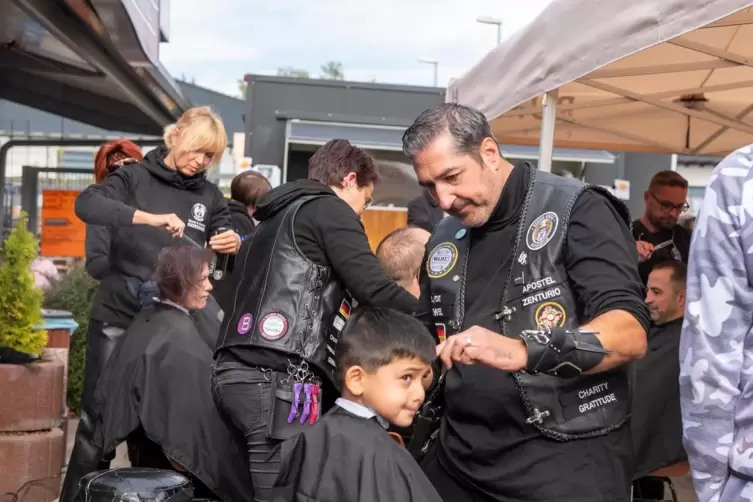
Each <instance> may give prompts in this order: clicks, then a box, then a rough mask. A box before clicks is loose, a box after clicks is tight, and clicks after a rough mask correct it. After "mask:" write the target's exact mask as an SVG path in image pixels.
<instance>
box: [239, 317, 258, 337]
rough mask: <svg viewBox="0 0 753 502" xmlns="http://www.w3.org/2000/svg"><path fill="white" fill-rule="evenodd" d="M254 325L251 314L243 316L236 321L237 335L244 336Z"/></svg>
mask: <svg viewBox="0 0 753 502" xmlns="http://www.w3.org/2000/svg"><path fill="white" fill-rule="evenodd" d="M253 325H254V316H252V315H251V314H243V316H241V318H240V319H239V320H238V333H239V334H241V335H245V334H246V333H248V332H249V331H251V327H252V326H253Z"/></svg>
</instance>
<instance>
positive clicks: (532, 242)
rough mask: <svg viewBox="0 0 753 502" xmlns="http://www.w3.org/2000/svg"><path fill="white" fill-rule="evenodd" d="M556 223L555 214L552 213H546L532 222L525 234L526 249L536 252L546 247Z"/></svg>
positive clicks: (555, 229)
mask: <svg viewBox="0 0 753 502" xmlns="http://www.w3.org/2000/svg"><path fill="white" fill-rule="evenodd" d="M558 222H559V218H557V214H556V213H553V212H552V211H549V212H546V213H544V214H542V215H541V216H539V217H538V218H536V219H535V220H533V223H531V226H530V227H528V233H527V234H526V246H528V249H530V250H531V251H536V250H538V249H541V248H543V247H544V246H546V245H547V244H548V243H549V241H551V240H552V238H553V237H554V233H555V232H556V231H557V223H558Z"/></svg>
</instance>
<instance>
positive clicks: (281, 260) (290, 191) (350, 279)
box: [212, 139, 418, 502]
mask: <svg viewBox="0 0 753 502" xmlns="http://www.w3.org/2000/svg"><path fill="white" fill-rule="evenodd" d="M378 179H379V176H378V173H377V165H376V161H375V160H374V158H373V157H372V156H371V155H369V153H368V152H366V151H365V150H363V149H361V148H358V147H356V146H354V145H352V144H350V142H348V141H347V140H343V139H337V140H332V141H330V142H328V143H327V144H325V145H324V146H322V147H321V148H319V149H318V150H317V151H316V153H314V154H313V156H312V157H311V158H310V159H309V168H308V179H305V180H297V181H292V182H289V183H285V184H283V185H280V186H279V187H276V188H274V189H273V190H271V191H269V192H267V193H266V194H265V195H264V196H263V197H261V198H260V199H259V200H258V201H257V203H256V205H255V206H254V219H256V220H258V221H259V222H260V223H259V226H258V227H256V230H255V232H254V235H253V238H251V239H246V240H245V241H244V242H243V245H242V246H241V250H240V252H239V253H238V255H237V256H236V259H235V268H234V270H233V274H232V275H231V276H230V285H229V290H230V301H229V302H227V304H226V306H223V307H224V311H225V316H224V318H223V324H222V327H221V328H220V334H219V338H218V345H217V350H216V353H215V360H216V364H215V367H214V370H213V379H212V385H213V388H214V391H215V399H216V401H217V404H218V405H219V407H220V409H221V410H222V411H223V413H225V414H226V415H227V417H228V418H229V419H230V420H231V421H232V423H233V424H234V425H235V427H236V428H237V429H238V430H239V431H240V432H242V433H243V435H244V437H245V440H246V446H247V448H248V454H249V462H250V464H251V477H252V479H253V483H254V492H255V496H256V499H255V500H256V501H257V502H261V501H267V500H270V497H271V488H272V486H273V484H274V481H275V478H276V477H277V471H278V469H279V465H280V450H279V449H278V446H279V445H280V443H282V441H283V440H285V439H288V438H289V437H292V436H293V435H295V434H296V433H298V432H301V431H302V430H303V429H304V428H306V427H311V426H312V425H313V424H314V423H315V422H316V420H317V417H318V416H321V414H323V413H324V412H325V411H327V409H328V407H330V406H331V405H332V404H333V403H334V401H335V398H336V397H337V391H336V387H337V380H336V378H335V373H334V370H335V368H334V358H333V357H332V355H333V354H334V353H335V348H336V346H337V341H338V339H339V333H340V331H341V330H342V328H343V326H344V325H345V321H346V319H347V318H348V316H349V315H350V310H351V308H352V307H355V304H354V303H355V302H357V303H358V304H362V305H368V306H373V307H385V308H393V309H397V310H401V311H403V312H405V313H413V312H415V311H416V309H417V303H418V302H417V301H416V299H415V298H414V297H413V296H411V294H410V293H408V292H407V291H405V290H404V289H403V288H401V287H400V286H398V284H397V283H396V282H395V281H393V280H392V279H390V278H389V277H387V275H386V274H385V273H384V270H382V267H381V265H380V264H379V262H378V261H377V259H376V257H375V256H374V253H373V252H372V251H371V248H370V247H369V241H368V238H367V237H366V234H365V232H364V226H363V224H362V222H361V220H360V218H361V216H362V215H363V213H364V211H365V209H366V208H367V207H368V206H369V205H370V204H371V203H372V202H373V193H374V185H375V184H376V183H377V181H378ZM293 375H295V381H293V377H292V376H293ZM320 385H321V387H320ZM314 388H316V389H318V390H316V391H315V390H314ZM286 407H287V409H286ZM290 413H292V414H290Z"/></svg>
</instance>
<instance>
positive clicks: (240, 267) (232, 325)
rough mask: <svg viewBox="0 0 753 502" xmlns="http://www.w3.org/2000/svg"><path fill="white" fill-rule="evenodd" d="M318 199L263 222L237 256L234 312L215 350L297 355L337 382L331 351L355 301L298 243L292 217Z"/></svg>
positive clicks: (307, 198) (305, 199) (228, 314)
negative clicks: (248, 348) (235, 348)
mask: <svg viewBox="0 0 753 502" xmlns="http://www.w3.org/2000/svg"><path fill="white" fill-rule="evenodd" d="M317 197H331V196H330V195H320V196H305V197H301V198H299V199H297V200H296V201H294V202H292V203H290V204H289V205H288V206H287V207H285V208H284V209H283V210H281V211H280V212H279V213H277V214H276V215H274V216H273V217H272V218H270V219H268V220H265V221H263V222H262V223H261V224H260V225H259V226H258V227H257V229H256V232H255V233H254V236H253V238H252V239H251V241H250V242H249V243H244V246H243V247H242V248H241V252H240V253H239V255H238V257H237V259H236V263H235V268H234V272H233V273H234V274H239V275H240V280H239V281H238V282H237V283H236V284H235V290H234V291H233V297H232V298H233V304H232V305H233V310H232V312H226V313H225V318H224V320H223V323H222V328H221V329H220V337H219V340H218V345H217V349H220V348H226V347H233V346H240V345H251V346H255V347H260V348H265V349H275V350H278V351H280V352H281V353H283V354H291V355H295V356H299V357H301V358H303V359H305V360H306V361H308V362H309V363H311V364H313V365H314V366H315V367H317V368H318V369H319V370H320V371H321V372H322V374H323V376H326V377H327V378H329V379H331V380H332V382H333V383H335V377H334V370H335V357H334V355H335V348H336V347H337V341H338V339H339V334H340V331H341V330H342V327H343V326H344V325H345V321H346V320H347V318H348V316H349V315H350V309H351V307H352V306H353V300H352V298H351V297H350V295H349V294H348V292H347V291H345V290H344V289H343V287H342V285H341V284H340V282H339V280H338V279H337V277H336V276H335V274H333V272H332V269H331V268H330V267H323V266H320V265H317V264H315V263H313V262H312V261H310V260H309V259H308V258H306V257H305V256H304V255H303V253H301V251H300V249H299V248H298V245H297V244H296V240H295V234H294V228H295V218H296V214H297V213H298V211H299V210H300V209H301V207H302V206H303V205H304V204H305V203H306V202H308V201H310V200H312V199H314V198H317Z"/></svg>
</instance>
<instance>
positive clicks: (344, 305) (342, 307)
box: [340, 300, 350, 320]
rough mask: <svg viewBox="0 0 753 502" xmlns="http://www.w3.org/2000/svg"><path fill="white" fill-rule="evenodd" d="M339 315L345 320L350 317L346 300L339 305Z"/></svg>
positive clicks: (348, 304)
mask: <svg viewBox="0 0 753 502" xmlns="http://www.w3.org/2000/svg"><path fill="white" fill-rule="evenodd" d="M340 315H341V316H343V317H344V318H345V319H346V320H347V319H348V317H350V303H348V301H347V300H343V301H342V303H341V304H340Z"/></svg>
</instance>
